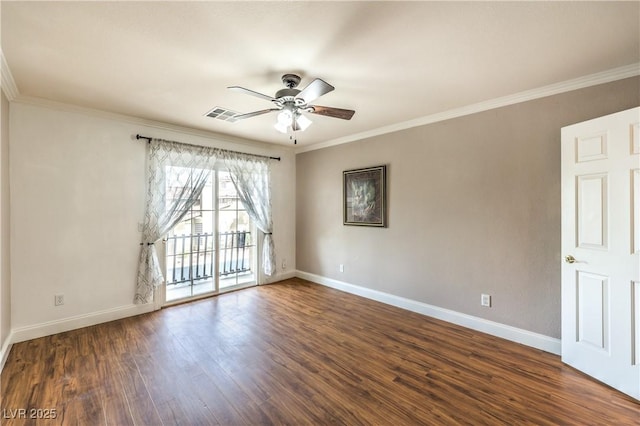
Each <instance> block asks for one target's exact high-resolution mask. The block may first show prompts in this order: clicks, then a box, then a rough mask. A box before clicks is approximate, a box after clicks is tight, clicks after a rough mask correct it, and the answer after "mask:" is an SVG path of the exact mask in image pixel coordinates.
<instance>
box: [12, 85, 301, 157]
mask: <svg viewBox="0 0 640 426" xmlns="http://www.w3.org/2000/svg"><path fill="white" fill-rule="evenodd" d="M13 103H15V104H22V105H31V106H36V107H41V108H48V109H53V110H56V111H64V112H71V113H75V114H82V115H86V116H89V117H95V118H101V119H106V120H113V121H118V122H121V123H129V124H133V125H137V126H144V127H147V128H150V129H157V130H161V131H169V132H175V133H178V134H182V135H188V136H195V137H200V138H205V139H209V140H212V141H215V142H220V143H223V144H233V145H242V146H246V147H250V148H254V149H258V150H259V151H260V152H252V153H256V154H260V155H271V154H273V153H274V152H275V151H278V152H279V153H282V152H291V153H293V152H294V148H293V147H289V146H287V145H279V144H270V143H266V142H260V141H252V140H250V139H242V138H237V137H234V136H231V135H226V134H222V133H215V132H211V131H207V130H199V129H195V128H192V127H185V126H179V125H177V124H170V123H164V122H161V121H155V120H149V119H146V118H140V117H134V116H130V115H125V114H119V113H115V112H108V111H104V110H99V109H93V108H87V107H82V106H78V105H73V104H67V103H63V102H57V101H52V100H49V99H44V98H36V97H31V96H23V95H20V96H18V97H16V98H15V99H14V100H13ZM150 133H153V132H150ZM145 136H150V137H159V138H166V137H167V136H166V135H164V136H163V135H154V134H149V135H145Z"/></svg>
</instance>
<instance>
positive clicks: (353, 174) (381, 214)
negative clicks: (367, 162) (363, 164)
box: [342, 165, 387, 228]
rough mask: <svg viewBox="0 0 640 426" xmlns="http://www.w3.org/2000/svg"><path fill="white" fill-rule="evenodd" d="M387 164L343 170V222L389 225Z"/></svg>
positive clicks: (349, 223) (357, 224) (378, 225)
mask: <svg viewBox="0 0 640 426" xmlns="http://www.w3.org/2000/svg"><path fill="white" fill-rule="evenodd" d="M386 180H387V166H384V165H383V166H375V167H367V168H363V169H354V170H345V171H344V172H342V181H343V187H342V193H343V224H344V225H355V226H374V227H383V228H385V227H386V226H387V194H386V192H387V191H386V189H387V181H386Z"/></svg>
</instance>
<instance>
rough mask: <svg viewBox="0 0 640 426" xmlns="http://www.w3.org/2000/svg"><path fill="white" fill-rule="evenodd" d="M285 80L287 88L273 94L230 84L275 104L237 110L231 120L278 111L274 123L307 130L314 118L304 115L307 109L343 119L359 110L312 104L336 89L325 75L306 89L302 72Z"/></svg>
mask: <svg viewBox="0 0 640 426" xmlns="http://www.w3.org/2000/svg"><path fill="white" fill-rule="evenodd" d="M282 82H283V83H284V85H285V88H284V89H280V90H278V91H277V92H276V94H275V96H273V97H272V96H269V95H264V94H262V93H259V92H256V91H254V90H250V89H246V88H244V87H240V86H230V87H228V89H231V90H233V91H235V92H240V93H246V94H247V95H251V96H255V97H258V98H261V99H265V100H267V101H270V102H272V103H273V104H274V107H273V108H269V109H263V110H260V111H254V112H249V113H247V114H235V115H233V116H232V117H229V119H228V120H227V121H238V120H244V119H245V118H251V117H256V116H258V115H262V114H268V113H270V112H276V111H278V118H277V122H276V124H275V125H274V127H275V128H276V130H278V131H280V132H282V133H288V132H289V131H293V132H296V131H304V130H305V129H306V128H307V127H309V125H310V124H311V120H309V119H308V118H307V117H305V116H304V115H302V113H303V112H304V113H307V112H308V113H312V114H319V115H324V116H327V117H334V118H341V119H343V120H350V119H351V117H353V114H355V111H353V110H350V109H342V108H334V107H327V106H321V105H311V102H313V101H315V100H316V99H318V98H319V97H320V96H322V95H325V94H327V93H329V92H331V91H332V90H334V89H335V88H334V87H333V86H332V85H330V84H329V83H327V82H326V81H324V80H322V79H319V78H316V79H315V80H313V81H312V82H311V83H309V84H308V85H307V87H305V88H304V89H302V90H299V89H296V87H298V84H300V76H298V75H295V74H285V75H283V76H282Z"/></svg>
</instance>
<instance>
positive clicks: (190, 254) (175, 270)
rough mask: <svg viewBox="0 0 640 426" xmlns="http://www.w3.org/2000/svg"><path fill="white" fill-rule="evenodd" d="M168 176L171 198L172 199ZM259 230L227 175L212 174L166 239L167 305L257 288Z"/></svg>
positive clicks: (169, 181)
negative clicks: (256, 244)
mask: <svg viewBox="0 0 640 426" xmlns="http://www.w3.org/2000/svg"><path fill="white" fill-rule="evenodd" d="M171 185H172V177H171V175H170V174H169V175H168V176H167V194H168V196H169V195H170V194H172V193H173V192H172V188H171ZM254 241H256V238H255V227H254V226H253V223H252V221H251V219H250V218H249V216H248V214H247V212H246V211H245V210H244V208H243V206H242V204H241V203H240V202H239V201H238V194H237V192H236V190H235V187H234V185H233V182H231V178H230V176H229V173H228V172H226V171H224V170H214V171H213V172H212V173H211V176H210V178H209V180H208V181H207V183H206V185H205V187H204V189H203V190H202V193H201V195H200V198H199V199H198V201H197V202H196V203H195V204H194V205H193V207H192V208H191V209H190V210H189V211H188V212H187V214H186V215H185V217H184V218H183V220H182V221H181V222H180V223H178V224H177V225H176V226H175V227H174V228H173V229H172V230H171V231H170V233H169V234H168V235H167V237H166V238H165V253H166V257H165V262H166V292H165V295H166V297H165V302H166V303H174V302H177V301H183V300H188V299H191V298H198V297H203V296H207V295H211V294H217V293H220V292H223V291H228V290H233V289H237V288H240V287H245V286H250V285H255V284H256V282H257V274H256V271H257V263H256V246H255V244H254Z"/></svg>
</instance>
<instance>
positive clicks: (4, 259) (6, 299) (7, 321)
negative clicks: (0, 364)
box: [0, 90, 11, 355]
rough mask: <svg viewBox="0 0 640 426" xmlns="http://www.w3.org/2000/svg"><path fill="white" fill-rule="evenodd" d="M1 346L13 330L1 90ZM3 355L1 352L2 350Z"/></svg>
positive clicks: (4, 104)
mask: <svg viewBox="0 0 640 426" xmlns="http://www.w3.org/2000/svg"><path fill="white" fill-rule="evenodd" d="M0 94H1V95H2V99H1V101H2V103H1V104H0V119H1V124H0V129H1V132H0V133H1V134H0V142H1V143H0V236H1V239H0V348H2V346H3V345H4V344H5V342H6V340H7V338H8V337H9V333H10V332H11V274H10V270H9V266H10V262H9V259H10V258H9V230H10V229H9V101H8V100H7V98H6V96H5V95H4V92H2V91H1V90H0ZM0 355H1V352H0Z"/></svg>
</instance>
